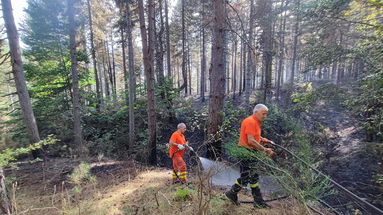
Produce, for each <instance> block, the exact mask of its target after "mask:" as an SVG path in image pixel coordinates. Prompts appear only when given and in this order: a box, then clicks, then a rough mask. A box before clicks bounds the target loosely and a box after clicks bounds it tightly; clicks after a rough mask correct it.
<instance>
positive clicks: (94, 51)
mask: <svg viewBox="0 0 383 215" xmlns="http://www.w3.org/2000/svg"><path fill="white" fill-rule="evenodd" d="M87 5H88V16H89V29H90V47H91V53H92V61H93V69H94V75H95V79H96V94H97V102H96V109H97V110H98V111H100V105H101V99H102V93H101V85H100V79H99V77H98V72H97V59H96V49H95V47H94V33H93V21H92V20H93V18H92V7H91V5H90V0H87Z"/></svg>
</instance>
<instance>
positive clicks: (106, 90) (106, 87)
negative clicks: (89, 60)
mask: <svg viewBox="0 0 383 215" xmlns="http://www.w3.org/2000/svg"><path fill="white" fill-rule="evenodd" d="M105 58H107V56H106V49H105V46H104V53H103V55H102V68H103V70H102V76H103V77H104V83H105V99H106V100H108V99H109V96H110V89H109V81H108V74H107V73H108V63H107V60H106V59H105Z"/></svg>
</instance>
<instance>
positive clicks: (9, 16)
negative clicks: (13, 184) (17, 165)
mask: <svg viewBox="0 0 383 215" xmlns="http://www.w3.org/2000/svg"><path fill="white" fill-rule="evenodd" d="M1 3H2V9H3V18H4V23H5V27H6V29H7V38H8V43H9V48H10V54H11V62H12V73H13V76H14V79H15V84H16V90H17V95H18V97H19V103H20V106H21V110H22V115H23V120H24V123H25V125H26V127H27V132H28V135H29V140H30V142H31V143H36V142H39V141H40V135H39V131H38V128H37V124H36V119H35V115H34V113H33V109H32V103H31V100H30V97H29V93H28V89H27V84H26V80H25V76H24V71H23V62H22V59H21V50H20V45H19V34H18V32H17V29H16V25H15V20H14V17H13V13H12V4H11V1H10V0H2V1H1Z"/></svg>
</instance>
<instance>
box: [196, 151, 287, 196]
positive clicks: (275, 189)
mask: <svg viewBox="0 0 383 215" xmlns="http://www.w3.org/2000/svg"><path fill="white" fill-rule="evenodd" d="M199 159H200V161H201V165H202V168H203V171H204V172H206V173H209V174H211V175H212V177H211V180H212V184H214V185H216V186H223V187H229V186H231V185H233V184H234V182H235V181H236V180H237V178H239V176H240V173H239V168H238V167H236V166H233V165H228V164H227V163H224V162H220V161H212V160H209V159H207V158H203V157H199ZM259 187H260V189H261V190H262V193H268V194H273V193H284V192H283V189H282V187H281V186H280V185H279V184H278V183H277V182H276V181H275V179H273V178H272V177H270V176H260V177H259Z"/></svg>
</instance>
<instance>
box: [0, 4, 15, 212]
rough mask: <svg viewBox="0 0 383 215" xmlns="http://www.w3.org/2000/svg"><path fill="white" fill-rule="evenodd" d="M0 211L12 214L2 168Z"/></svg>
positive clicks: (0, 177) (0, 170)
mask: <svg viewBox="0 0 383 215" xmlns="http://www.w3.org/2000/svg"><path fill="white" fill-rule="evenodd" d="M2 2H4V0H2ZM3 5H4V3H3ZM3 7H4V6H3ZM0 210H1V211H2V212H3V213H2V214H9V215H10V214H12V212H13V207H12V203H11V200H10V199H9V196H8V192H7V186H6V185H5V175H4V170H3V167H0Z"/></svg>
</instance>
